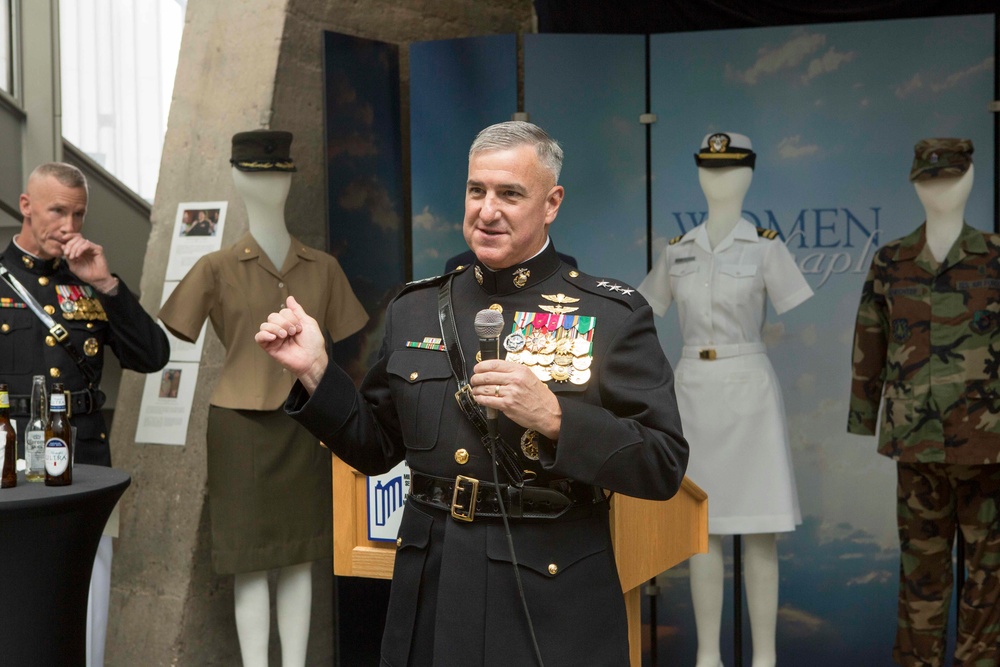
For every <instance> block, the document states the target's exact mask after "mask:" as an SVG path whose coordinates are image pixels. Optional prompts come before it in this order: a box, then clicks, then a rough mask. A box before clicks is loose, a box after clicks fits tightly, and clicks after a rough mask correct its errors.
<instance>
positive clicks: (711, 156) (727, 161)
mask: <svg viewBox="0 0 1000 667" xmlns="http://www.w3.org/2000/svg"><path fill="white" fill-rule="evenodd" d="M756 161H757V154H756V153H754V152H753V145H752V144H751V143H750V138H749V137H746V136H744V135H742V134H736V133H735V132H715V133H713V134H706V135H705V138H704V139H702V140H701V150H699V151H698V152H697V153H695V154H694V162H695V164H697V165H698V166H699V167H709V168H714V167H750V168H751V169H753V166H754V163H755V162H756Z"/></svg>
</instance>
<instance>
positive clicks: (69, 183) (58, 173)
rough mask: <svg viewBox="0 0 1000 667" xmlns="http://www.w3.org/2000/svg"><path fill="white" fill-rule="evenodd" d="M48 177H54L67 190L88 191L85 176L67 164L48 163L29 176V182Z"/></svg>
mask: <svg viewBox="0 0 1000 667" xmlns="http://www.w3.org/2000/svg"><path fill="white" fill-rule="evenodd" d="M46 176H52V177H53V178H55V179H56V180H57V181H59V182H60V183H61V184H62V185H64V186H66V187H67V188H83V189H84V190H86V189H87V177H86V176H84V175H83V172H82V171H80V170H79V169H77V168H76V167H74V166H73V165H71V164H66V163H65V162H46V163H45V164H40V165H38V166H37V167H35V169H34V171H32V172H31V175H30V176H28V181H29V182H30V181H31V180H32V179H33V178H45V177H46Z"/></svg>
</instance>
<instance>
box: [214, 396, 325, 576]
mask: <svg viewBox="0 0 1000 667" xmlns="http://www.w3.org/2000/svg"><path fill="white" fill-rule="evenodd" d="M207 448H208V502H209V509H210V513H211V517H212V567H213V568H214V569H215V571H216V572H217V573H218V574H236V573H239V572H256V571H259V570H269V569H273V568H279V567H284V566H287V565H295V564H296V563H305V562H308V561H313V560H319V559H322V558H329V557H331V555H332V549H333V546H332V539H331V534H332V526H331V523H332V501H331V497H330V495H331V481H330V464H331V461H330V452H329V451H327V450H326V449H325V448H324V447H323V446H322V445H320V444H319V441H317V440H316V438H315V436H313V435H312V434H310V433H309V432H308V431H306V429H305V428H303V427H302V426H300V425H299V424H298V422H296V421H295V420H293V419H292V418H291V417H289V416H288V415H286V414H285V413H284V411H283V410H280V409H279V410H270V411H269V410H232V409H229V408H220V407H216V406H214V405H213V406H209V412H208V443H207Z"/></svg>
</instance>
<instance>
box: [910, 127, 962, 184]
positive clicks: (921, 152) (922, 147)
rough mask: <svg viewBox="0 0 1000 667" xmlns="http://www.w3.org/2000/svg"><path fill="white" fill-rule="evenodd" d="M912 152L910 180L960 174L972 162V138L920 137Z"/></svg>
mask: <svg viewBox="0 0 1000 667" xmlns="http://www.w3.org/2000/svg"><path fill="white" fill-rule="evenodd" d="M913 153H914V155H913V167H912V168H911V169H910V180H911V181H923V180H926V179H928V178H949V177H956V176H961V175H962V174H964V173H965V172H967V171H968V170H969V165H970V164H972V140H971V139H948V138H943V139H942V138H937V139H921V140H920V141H918V142H917V145H916V146H914V147H913Z"/></svg>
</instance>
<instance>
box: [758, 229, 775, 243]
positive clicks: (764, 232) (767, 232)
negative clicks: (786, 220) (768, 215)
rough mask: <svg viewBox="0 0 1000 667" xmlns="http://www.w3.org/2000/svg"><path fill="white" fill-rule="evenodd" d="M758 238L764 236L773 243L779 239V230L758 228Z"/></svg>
mask: <svg viewBox="0 0 1000 667" xmlns="http://www.w3.org/2000/svg"><path fill="white" fill-rule="evenodd" d="M757 236H763V237H764V238H765V239H767V240H769V241H772V240H774V239H776V238H777V237H778V230H776V229H764V228H763V227H758V228H757Z"/></svg>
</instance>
